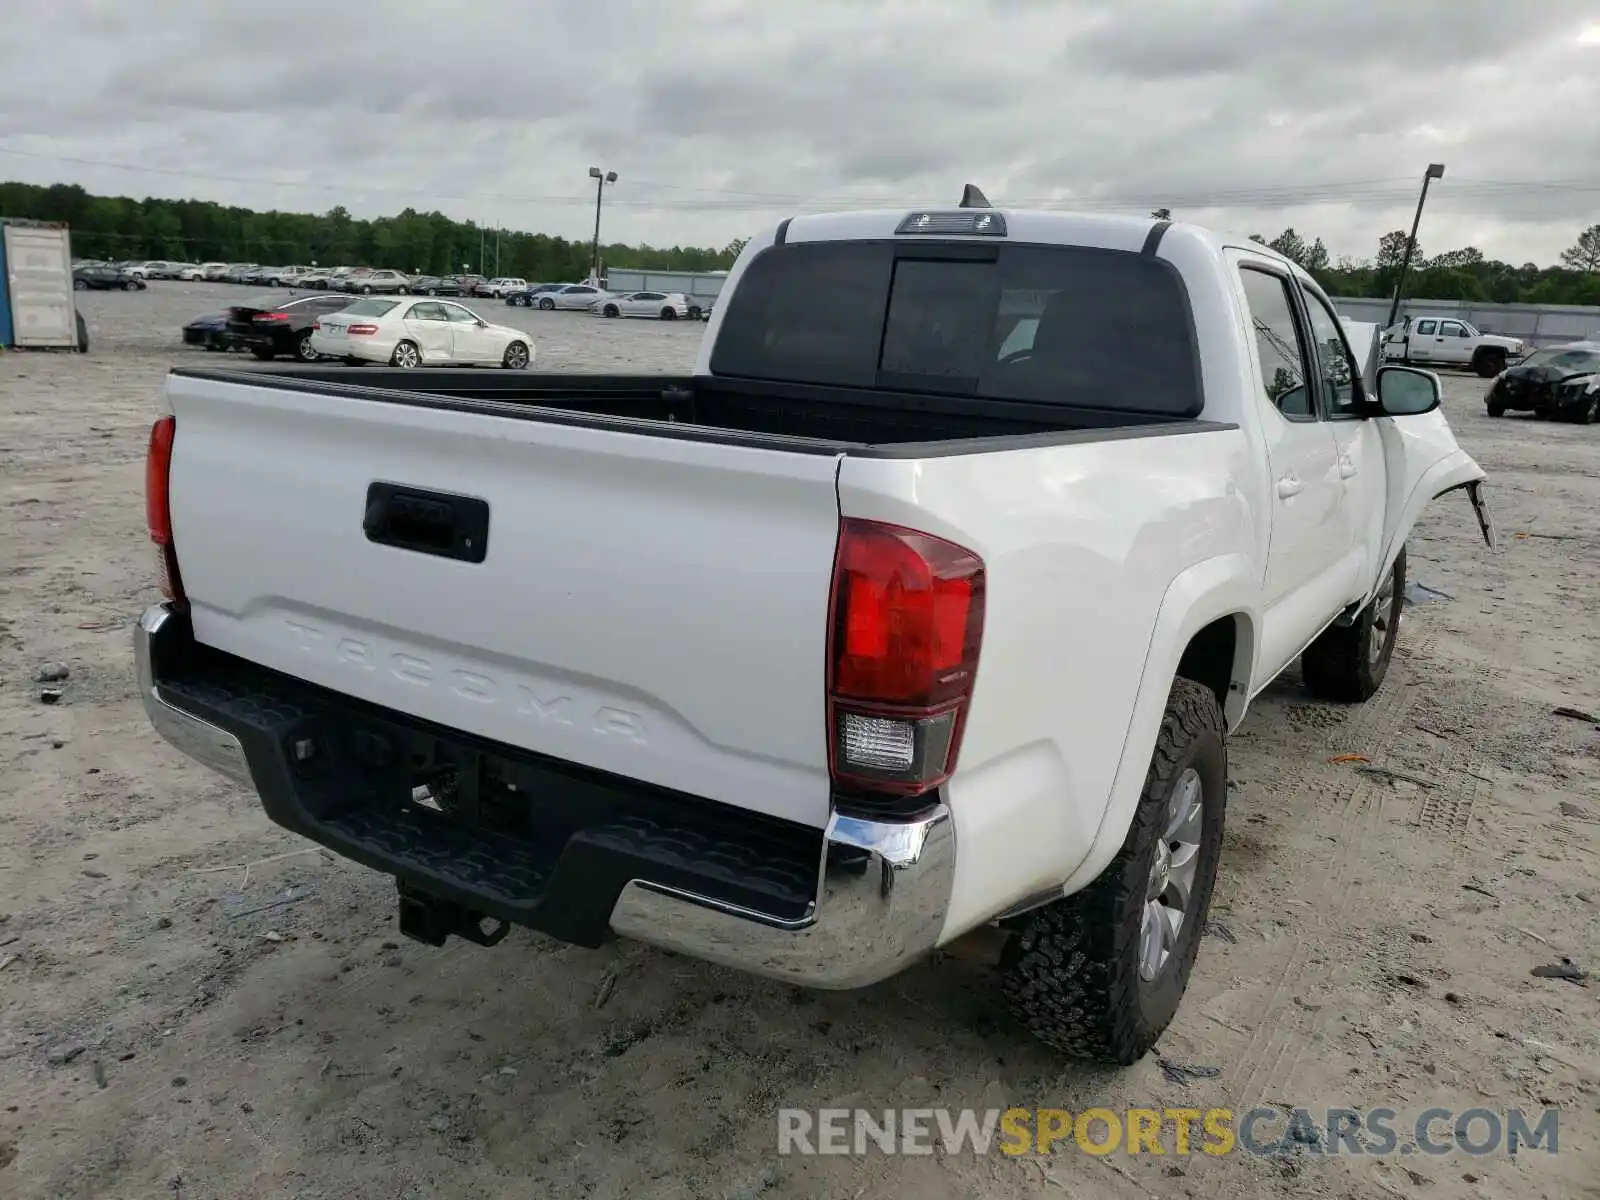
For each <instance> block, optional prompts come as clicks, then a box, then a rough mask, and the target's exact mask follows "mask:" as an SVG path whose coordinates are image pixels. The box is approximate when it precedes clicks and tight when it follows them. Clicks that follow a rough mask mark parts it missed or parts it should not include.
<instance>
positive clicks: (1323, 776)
mask: <svg viewBox="0 0 1600 1200" xmlns="http://www.w3.org/2000/svg"><path fill="white" fill-rule="evenodd" d="M1420 634H1421V636H1419V637H1417V638H1416V639H1415V641H1414V643H1413V645H1412V646H1411V648H1410V649H1409V650H1408V651H1401V652H1400V653H1399V655H1398V657H1397V659H1396V660H1395V663H1394V664H1392V665H1391V668H1390V677H1389V678H1388V679H1386V680H1385V685H1384V687H1383V688H1382V689H1381V690H1380V691H1379V692H1378V694H1377V695H1376V696H1374V697H1373V698H1372V699H1371V700H1369V701H1367V702H1366V703H1365V704H1363V705H1361V706H1360V707H1357V708H1351V709H1349V710H1347V711H1348V712H1349V716H1348V718H1347V719H1346V720H1344V721H1341V722H1339V723H1338V724H1337V725H1336V726H1334V727H1333V728H1332V729H1331V730H1330V731H1329V733H1328V734H1327V736H1326V738H1325V739H1324V741H1323V744H1322V747H1321V751H1322V753H1320V754H1317V755H1315V756H1313V755H1311V754H1309V753H1308V755H1307V756H1306V757H1304V758H1302V759H1300V760H1299V762H1298V765H1297V766H1296V767H1295V768H1293V769H1292V770H1291V771H1290V772H1288V773H1287V776H1286V778H1285V780H1284V783H1283V784H1282V785H1281V791H1280V793H1279V795H1280V797H1281V801H1280V803H1279V805H1278V807H1279V808H1280V810H1281V811H1284V812H1288V813H1292V814H1294V815H1295V816H1296V817H1300V816H1302V815H1304V816H1305V817H1307V818H1310V820H1311V823H1312V824H1314V825H1315V826H1316V827H1318V828H1322V829H1328V828H1334V829H1335V830H1336V832H1335V834H1334V835H1333V836H1334V838H1335V842H1334V845H1333V847H1332V851H1331V853H1330V854H1327V855H1324V856H1321V857H1320V858H1316V859H1312V860H1310V861H1308V862H1307V863H1306V869H1305V871H1304V872H1303V873H1302V874H1301V878H1302V879H1303V880H1306V882H1307V885H1308V886H1306V887H1304V888H1302V889H1300V890H1299V894H1300V896H1302V897H1305V898H1306V899H1308V900H1309V901H1310V902H1311V912H1312V914H1313V919H1315V914H1318V913H1327V912H1328V911H1329V909H1330V905H1332V904H1334V903H1337V902H1338V901H1340V900H1348V898H1349V895H1350V892H1351V888H1350V870H1351V867H1352V866H1353V865H1354V864H1356V863H1359V862H1361V861H1362V860H1363V859H1364V858H1365V856H1366V854H1365V851H1366V847H1367V845H1368V842H1369V840H1370V837H1371V833H1372V830H1373V828H1375V827H1376V821H1377V817H1378V807H1379V806H1377V805H1374V804H1372V803H1370V801H1369V798H1370V796H1371V795H1373V790H1372V788H1371V787H1370V786H1369V785H1367V784H1366V782H1365V779H1366V777H1364V776H1360V775H1353V774H1352V773H1350V772H1349V769H1348V768H1345V767H1340V766H1334V765H1330V764H1329V763H1328V762H1327V761H1326V759H1327V758H1328V757H1329V756H1330V755H1334V754H1339V753H1357V752H1361V753H1363V754H1364V755H1365V756H1366V757H1369V758H1373V757H1377V756H1378V754H1379V753H1380V752H1381V751H1382V750H1383V749H1384V748H1385V747H1386V746H1387V745H1388V743H1389V741H1390V740H1391V739H1392V738H1393V737H1394V735H1395V732H1396V730H1397V729H1398V728H1399V720H1398V718H1399V717H1400V716H1401V715H1403V714H1404V712H1405V711H1406V709H1407V708H1408V707H1409V706H1410V704H1411V702H1412V699H1413V696H1414V693H1415V690H1416V689H1415V688H1414V687H1412V686H1410V685H1411V684H1412V682H1413V679H1412V676H1413V674H1414V672H1413V670H1412V669H1411V665H1412V663H1413V661H1415V660H1420V659H1425V658H1427V657H1428V655H1429V654H1430V653H1431V652H1432V648H1433V644H1434V640H1435V637H1436V633H1435V630H1434V629H1433V627H1432V626H1431V625H1425V626H1423V628H1422V629H1421V630H1420ZM1395 666H1399V667H1401V668H1402V669H1401V670H1400V671H1398V672H1396V671H1395V670H1394V667H1395ZM1396 675H1398V676H1399V678H1396V677H1395V676H1396ZM1312 949H1313V944H1312V943H1311V942H1310V941H1309V940H1308V939H1307V938H1304V937H1297V938H1296V939H1295V944H1294V949H1293V951H1292V952H1291V953H1290V954H1289V956H1288V957H1287V959H1286V960H1285V961H1284V963H1283V964H1282V966H1281V967H1280V968H1279V969H1278V970H1277V971H1276V972H1275V974H1274V976H1273V977H1271V979H1270V981H1269V982H1268V984H1267V985H1266V986H1267V988H1268V989H1270V990H1269V991H1268V995H1267V1000H1266V1002H1265V1003H1264V1004H1263V1005H1262V1006H1261V1008H1260V1009H1258V1011H1257V1012H1256V1014H1255V1017H1254V1019H1253V1021H1252V1022H1251V1024H1250V1027H1251V1029H1252V1032H1251V1033H1250V1035H1249V1038H1248V1040H1247V1041H1246V1042H1245V1044H1244V1045H1243V1046H1242V1047H1240V1048H1239V1049H1238V1050H1237V1051H1235V1052H1234V1053H1232V1054H1230V1055H1229V1058H1230V1060H1231V1061H1232V1062H1234V1063H1235V1064H1236V1066H1235V1068H1234V1071H1233V1073H1232V1075H1233V1078H1232V1082H1231V1084H1230V1086H1229V1087H1228V1089H1227V1093H1228V1098H1229V1101H1230V1103H1232V1104H1233V1105H1234V1107H1235V1108H1238V1107H1240V1106H1241V1104H1242V1103H1243V1102H1244V1101H1245V1100H1246V1098H1247V1097H1249V1096H1250V1095H1251V1094H1252V1092H1253V1091H1254V1085H1255V1083H1256V1082H1257V1081H1258V1080H1259V1079H1261V1078H1263V1072H1265V1073H1266V1075H1267V1076H1268V1077H1270V1076H1271V1075H1272V1074H1273V1068H1274V1067H1276V1066H1277V1064H1278V1063H1279V1062H1280V1061H1281V1060H1282V1058H1283V1056H1284V1054H1285V1053H1286V1052H1287V1051H1288V1050H1289V1048H1290V1047H1291V1046H1293V1045H1294V1044H1295V1043H1296V1042H1298V1041H1299V1040H1300V1029H1301V1024H1302V1021H1301V1017H1302V1016H1303V1015H1308V1014H1305V1010H1304V1009H1302V1008H1300V1007H1299V1006H1297V1005H1296V1004H1295V1003H1294V995H1295V992H1296V991H1297V989H1298V987H1299V985H1300V983H1301V982H1302V980H1303V978H1304V977H1305V975H1306V968H1307V966H1308V965H1309V963H1310V959H1311V953H1312Z"/></svg>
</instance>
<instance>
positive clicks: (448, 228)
mask: <svg viewBox="0 0 1600 1200" xmlns="http://www.w3.org/2000/svg"><path fill="white" fill-rule="evenodd" d="M1152 215H1153V216H1156V217H1159V218H1163V219H1170V218H1171V216H1172V213H1171V211H1170V210H1169V209H1165V208H1158V209H1156V210H1155V211H1154V212H1153V214H1152ZM0 217H27V218H32V219H34V220H40V221H63V222H65V223H66V224H68V225H69V226H70V227H71V229H72V246H73V250H74V252H75V253H76V254H78V255H79V256H80V257H83V258H103V259H113V260H143V259H166V260H179V261H184V262H260V263H270V264H274V265H278V264H282V265H288V264H291V263H292V264H311V263H317V264H320V265H324V266H334V265H343V264H349V265H356V264H360V265H363V266H372V267H392V268H393V269H395V270H397V271H404V272H406V273H408V274H449V273H452V272H457V271H481V272H483V273H486V274H499V275H514V276H520V277H522V278H524V279H535V280H541V281H543V280H551V281H554V280H563V279H579V278H582V277H583V276H585V275H587V274H588V273H589V264H590V255H591V248H590V244H589V243H588V242H581V241H568V240H567V239H566V238H560V237H551V236H550V235H548V234H543V233H525V232H522V231H506V230H499V231H496V230H493V229H485V228H484V227H482V226H480V225H477V224H475V223H473V222H471V221H457V220H453V219H452V218H450V217H447V216H445V215H444V214H443V213H439V212H418V211H416V210H415V209H411V208H408V209H405V210H404V211H403V212H401V213H399V214H398V215H396V216H392V217H377V218H374V219H372V220H366V219H361V218H357V217H352V216H351V215H350V213H349V212H348V211H347V210H346V209H344V208H342V207H335V208H332V209H329V210H328V211H327V212H325V213H286V212H275V211H274V212H256V211H254V210H252V209H248V208H239V207H236V206H231V205H222V204H217V203H215V202H213V201H210V200H166V199H160V198H156V197H146V198H145V199H143V200H134V199H132V198H130V197H127V196H95V195H91V194H90V193H89V192H86V191H85V190H84V189H83V188H81V187H79V186H78V185H76V184H66V183H57V184H52V185H50V186H48V187H42V186H39V185H37V184H29V183H0ZM1251 236H1252V237H1253V238H1254V239H1255V240H1256V241H1258V242H1261V243H1263V244H1264V245H1267V246H1271V247H1272V248H1273V249H1274V250H1277V251H1279V252H1280V253H1282V254H1284V255H1286V256H1287V257H1289V258H1292V259H1294V260H1295V261H1296V262H1298V263H1300V264H1301V265H1302V266H1303V267H1305V268H1306V270H1308V271H1310V272H1311V274H1312V275H1313V276H1315V277H1316V279H1317V281H1318V282H1319V283H1321V284H1322V286H1323V287H1324V288H1325V289H1326V290H1327V291H1328V292H1329V293H1330V294H1332V295H1335V296H1351V297H1359V296H1371V297H1379V298H1386V297H1388V296H1391V295H1393V294H1394V288H1395V284H1396V283H1397V281H1398V279H1399V275H1400V263H1401V260H1402V259H1403V258H1404V256H1405V251H1406V242H1407V241H1408V238H1407V235H1406V232H1405V231H1404V230H1400V229H1397V230H1394V231H1392V232H1390V233H1386V234H1384V235H1383V236H1382V237H1381V238H1379V239H1378V246H1377V252H1376V254H1375V255H1374V256H1373V257H1372V258H1370V259H1356V258H1351V257H1348V256H1343V257H1340V258H1338V259H1337V260H1335V259H1333V258H1332V257H1331V256H1330V255H1329V253H1328V249H1327V247H1326V246H1324V245H1323V243H1322V239H1321V238H1312V239H1310V240H1307V239H1306V238H1305V237H1304V236H1302V235H1301V234H1300V233H1298V232H1297V231H1296V230H1295V229H1294V228H1292V227H1291V228H1288V229H1285V230H1284V231H1283V232H1282V233H1280V234H1278V236H1277V237H1275V238H1272V239H1270V240H1269V239H1267V238H1265V237H1262V236H1261V235H1259V234H1252V235H1251ZM497 239H498V257H497V255H496V240H497ZM743 244H744V243H743V241H742V240H738V239H736V240H734V241H733V242H730V243H729V244H728V245H726V246H724V247H722V249H720V250H717V249H712V248H710V247H702V246H672V247H658V246H627V245H622V244H619V243H610V244H605V245H602V246H601V247H600V256H601V260H602V261H603V262H604V263H605V264H606V265H607V266H610V267H632V268H636V269H644V270H657V271H717V270H726V269H727V268H728V267H730V266H732V265H733V260H734V258H736V257H737V256H738V253H739V250H740V248H741V247H742V246H743ZM1406 294H1407V295H1408V296H1416V297H1421V298H1426V299H1430V300H1467V301H1472V300H1477V301H1492V302H1495V303H1499V304H1512V303H1519V302H1520V303H1528V304H1585V305H1600V225H1592V226H1590V227H1589V228H1587V229H1585V230H1584V231H1583V232H1582V233H1580V234H1579V235H1578V238H1577V241H1576V242H1575V243H1574V244H1573V245H1572V246H1571V247H1570V248H1569V249H1567V250H1566V251H1564V252H1563V253H1562V255H1561V264H1560V265H1559V266H1552V267H1541V266H1539V265H1538V264H1536V263H1531V262H1529V263H1523V264H1522V265H1521V266H1514V265H1512V264H1511V263H1505V262H1498V261H1496V260H1494V259H1489V258H1485V257H1484V254H1483V252H1482V251H1481V250H1479V249H1478V248H1477V247H1475V246H1463V247H1461V248H1460V249H1458V250H1448V251H1445V252H1444V253H1442V254H1438V255H1435V256H1434V257H1432V258H1429V257H1427V256H1426V255H1425V254H1424V253H1423V251H1422V247H1421V246H1420V245H1417V246H1414V247H1413V251H1412V258H1411V267H1410V273H1409V275H1408V278H1407V281H1406Z"/></svg>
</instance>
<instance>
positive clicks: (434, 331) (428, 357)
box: [311, 297, 533, 370]
mask: <svg viewBox="0 0 1600 1200" xmlns="http://www.w3.org/2000/svg"><path fill="white" fill-rule="evenodd" d="M311 328H312V332H311V347H312V349H313V350H315V351H316V352H317V353H318V354H326V355H328V356H329V357H331V358H342V359H344V360H345V361H346V362H348V363H351V364H359V363H388V364H389V365H390V366H395V367H434V366H444V365H460V366H500V367H510V368H511V369H513V370H520V369H521V368H523V367H527V366H531V365H532V364H533V339H532V338H530V337H529V336H528V335H527V334H526V333H524V332H523V331H522V330H520V329H511V328H509V327H507V326H505V325H491V324H489V322H487V321H485V320H484V319H483V318H482V317H480V316H479V315H478V314H477V313H475V312H473V311H472V310H471V309H470V308H467V307H466V306H465V305H461V304H453V303H451V302H450V301H448V300H389V299H378V298H377V297H373V298H371V299H366V300H357V301H356V302H355V303H354V304H352V305H350V306H349V307H348V308H345V309H342V310H340V311H339V312H336V313H333V314H332V315H330V316H326V317H323V318H321V319H320V320H319V321H318V322H317V323H316V324H315V325H313V326H312V327H311Z"/></svg>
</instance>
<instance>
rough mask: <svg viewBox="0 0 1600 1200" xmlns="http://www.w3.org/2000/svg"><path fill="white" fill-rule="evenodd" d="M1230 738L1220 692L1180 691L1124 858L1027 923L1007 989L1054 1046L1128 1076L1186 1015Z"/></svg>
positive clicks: (1016, 1008)
mask: <svg viewBox="0 0 1600 1200" xmlns="http://www.w3.org/2000/svg"><path fill="white" fill-rule="evenodd" d="M1225 731H1226V725H1225V723H1224V721H1223V716H1222V706H1221V705H1220V704H1219V703H1218V702H1217V697H1216V695H1215V694H1214V693H1213V692H1212V691H1211V689H1209V688H1207V687H1204V686H1202V685H1201V684H1198V683H1195V682H1193V681H1192V680H1188V679H1177V680H1174V681H1173V685H1172V691H1171V693H1170V694H1169V695H1168V697H1167V711H1166V715H1165V716H1164V717H1163V718H1162V720H1161V732H1160V734H1159V735H1158V737H1157V739H1156V748H1155V754H1154V755H1153V756H1152V757H1151V760H1150V770H1149V773H1148V774H1147V775H1146V776H1145V784H1144V791H1143V793H1141V795H1140V797H1139V806H1138V808H1137V809H1136V810H1135V812H1134V816H1133V824H1132V825H1131V827H1130V828H1129V830H1128V836H1127V839H1126V841H1124V842H1123V845H1122V849H1121V850H1120V851H1119V852H1118V854H1117V857H1116V858H1114V859H1113V860H1112V861H1111V865H1110V866H1108V867H1107V868H1106V869H1105V870H1104V871H1103V872H1102V873H1101V875H1100V877H1099V878H1098V879H1096V880H1095V881H1094V882H1093V883H1091V884H1090V885H1089V886H1088V887H1087V888H1085V889H1084V890H1083V891H1081V892H1078V893H1077V894H1075V895H1072V896H1067V897H1065V898H1064V899H1061V900H1056V901H1053V902H1051V903H1050V904H1046V905H1045V906H1044V907H1042V908H1037V909H1034V910H1033V911H1032V912H1030V913H1027V914H1025V915H1024V916H1022V917H1020V918H1018V919H1017V926H1018V934H1017V936H1016V938H1015V939H1014V940H1013V941H1012V942H1011V943H1010V944H1009V945H1008V946H1007V947H1006V950H1005V953H1004V954H1003V956H1002V958H1001V972H1002V975H1001V986H1002V988H1003V990H1004V991H1005V994H1006V999H1007V1000H1008V1001H1009V1003H1010V1006H1011V1009H1012V1011H1013V1012H1014V1013H1015V1014H1016V1015H1017V1017H1018V1018H1019V1019H1020V1020H1021V1022H1022V1023H1023V1024H1024V1025H1025V1026H1027V1028H1028V1029H1029V1031H1030V1032H1032V1033H1033V1035H1034V1036H1035V1037H1037V1038H1039V1040H1040V1041H1042V1042H1044V1043H1045V1044H1046V1045H1049V1046H1053V1047H1055V1048H1056V1049H1058V1050H1064V1051H1066V1052H1067V1053H1069V1054H1074V1055H1077V1056H1079V1057H1083V1058H1092V1059H1099V1060H1101V1061H1103V1062H1111V1063H1118V1064H1121V1065H1124V1066H1125V1065H1127V1064H1129V1063H1133V1062H1137V1061H1138V1059H1139V1058H1140V1057H1141V1056H1143V1054H1144V1053H1145V1052H1146V1051H1147V1050H1149V1049H1150V1047H1151V1046H1153V1045H1155V1042H1156V1039H1157V1038H1159V1037H1160V1036H1161V1034H1162V1033H1163V1032H1165V1030H1166V1028H1167V1026H1168V1024H1170V1023H1171V1021H1172V1018H1173V1016H1174V1015H1175V1014H1176V1013H1177V1011H1178V1002H1179V1001H1180V1000H1181V999H1182V998H1183V993H1184V989H1185V988H1186V987H1187V986H1188V983H1189V974H1190V972H1191V971H1192V970H1193V968H1194V960H1195V957H1196V956H1197V955H1198V954H1199V951H1200V930H1201V928H1202V926H1203V925H1204V924H1205V919H1206V912H1207V910H1208V909H1209V908H1210V906H1211V889H1212V886H1213V884H1214V883H1215V882H1216V877H1217V863H1218V860H1219V859H1220V858H1221V855H1222V825H1223V811H1224V807H1225V805H1226V800H1227V786H1228V783H1227V780H1228V751H1227V743H1226V732H1225Z"/></svg>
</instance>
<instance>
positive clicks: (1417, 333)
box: [1406, 317, 1439, 362]
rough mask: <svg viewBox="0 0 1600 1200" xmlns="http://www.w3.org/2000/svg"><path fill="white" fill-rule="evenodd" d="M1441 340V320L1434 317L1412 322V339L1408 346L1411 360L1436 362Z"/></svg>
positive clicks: (1407, 356)
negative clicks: (1435, 356) (1435, 355)
mask: <svg viewBox="0 0 1600 1200" xmlns="http://www.w3.org/2000/svg"><path fill="white" fill-rule="evenodd" d="M1438 341H1439V322H1438V321H1436V320H1434V319H1433V318H1432V317H1429V318H1427V319H1426V320H1422V321H1413V322H1412V323H1411V341H1410V344H1409V345H1408V346H1407V347H1406V351H1407V353H1406V359H1407V361H1409V362H1434V361H1435V359H1434V351H1435V350H1436V349H1437V343H1438Z"/></svg>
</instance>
